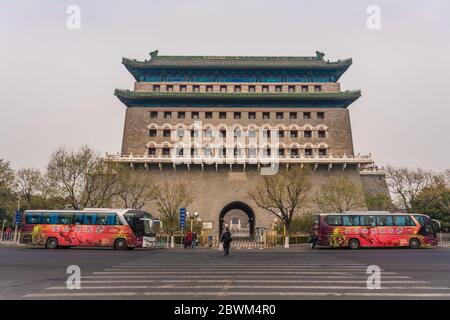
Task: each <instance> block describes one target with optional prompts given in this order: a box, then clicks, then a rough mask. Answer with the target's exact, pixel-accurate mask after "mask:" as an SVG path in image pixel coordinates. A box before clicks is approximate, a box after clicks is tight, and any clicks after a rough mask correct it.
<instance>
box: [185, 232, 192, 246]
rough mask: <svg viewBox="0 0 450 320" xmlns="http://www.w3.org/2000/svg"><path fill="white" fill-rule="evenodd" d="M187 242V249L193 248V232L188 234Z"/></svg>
mask: <svg viewBox="0 0 450 320" xmlns="http://www.w3.org/2000/svg"><path fill="white" fill-rule="evenodd" d="M186 240H187V244H186V246H187V247H190V246H192V232H191V231H188V233H187V234H186Z"/></svg>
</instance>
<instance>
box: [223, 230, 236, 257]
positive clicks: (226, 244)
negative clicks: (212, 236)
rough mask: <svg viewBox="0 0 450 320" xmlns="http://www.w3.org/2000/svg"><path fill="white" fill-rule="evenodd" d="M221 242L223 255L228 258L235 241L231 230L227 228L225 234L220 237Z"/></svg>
mask: <svg viewBox="0 0 450 320" xmlns="http://www.w3.org/2000/svg"><path fill="white" fill-rule="evenodd" d="M220 241H221V242H222V245H223V255H224V256H228V255H229V254H230V244H231V241H233V239H232V238H231V232H230V229H228V228H225V232H224V233H223V234H222V236H221V237H220Z"/></svg>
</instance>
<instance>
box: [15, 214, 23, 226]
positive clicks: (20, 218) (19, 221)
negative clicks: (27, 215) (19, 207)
mask: <svg viewBox="0 0 450 320" xmlns="http://www.w3.org/2000/svg"><path fill="white" fill-rule="evenodd" d="M21 222H22V213H21V212H20V211H16V225H17V224H20V223H21Z"/></svg>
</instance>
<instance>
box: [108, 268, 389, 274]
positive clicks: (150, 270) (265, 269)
mask: <svg viewBox="0 0 450 320" xmlns="http://www.w3.org/2000/svg"><path fill="white" fill-rule="evenodd" d="M230 269H231V268H227V267H220V268H209V269H208V271H217V272H222V271H236V272H240V270H243V271H245V270H248V268H246V267H242V268H239V269H235V270H230ZM251 269H252V270H256V271H277V270H275V268H262V267H260V268H251ZM280 269H281V268H280ZM160 270H167V268H164V269H163V268H145V269H143V268H142V269H132V270H124V269H121V268H119V269H118V268H105V269H103V271H115V272H123V273H124V272H129V273H134V272H136V271H148V272H159V271H160ZM169 270H170V271H174V272H177V273H178V272H180V271H185V270H186V268H185V267H184V268H177V269H174V268H171V269H169ZM197 270H199V269H197ZM325 270H334V271H348V272H352V271H358V272H364V273H366V271H367V268H363V269H355V268H351V269H348V268H328V269H327V268H282V271H325ZM380 270H381V271H384V269H380ZM199 271H200V272H202V271H203V270H199ZM185 272H187V271H185Z"/></svg>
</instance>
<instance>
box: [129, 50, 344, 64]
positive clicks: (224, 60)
mask: <svg viewBox="0 0 450 320" xmlns="http://www.w3.org/2000/svg"><path fill="white" fill-rule="evenodd" d="M324 56H325V54H324V53H322V52H320V51H316V56H188V55H163V56H160V55H158V50H155V51H152V52H151V53H150V59H149V60H144V61H139V60H137V59H130V58H126V57H123V58H122V63H123V64H125V65H133V66H159V67H164V66H166V67H168V66H173V65H175V66H196V67H201V66H207V67H208V66H209V67H213V66H215V67H226V66H237V65H234V64H233V63H242V64H239V66H241V67H258V66H261V67H327V66H335V65H342V66H345V65H347V66H348V65H350V64H351V63H352V59H351V58H347V59H343V60H341V59H340V60H337V61H329V60H326V61H325V60H324ZM194 62H196V64H193V63H194ZM202 62H203V63H204V65H202ZM214 62H216V63H217V65H215V64H214ZM249 62H252V63H250V64H249V65H245V63H249ZM258 62H259V63H262V64H261V65H258ZM283 62H284V63H287V64H283ZM296 62H298V63H299V64H298V65H297V64H295V63H296ZM272 63H274V64H272ZM277 63H278V64H277Z"/></svg>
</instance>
